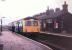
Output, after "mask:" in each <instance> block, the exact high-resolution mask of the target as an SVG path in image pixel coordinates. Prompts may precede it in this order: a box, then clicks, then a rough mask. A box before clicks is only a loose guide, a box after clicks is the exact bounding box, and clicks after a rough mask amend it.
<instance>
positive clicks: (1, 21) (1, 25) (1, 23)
mask: <svg viewBox="0 0 72 50" xmlns="http://www.w3.org/2000/svg"><path fill="white" fill-rule="evenodd" d="M3 18H5V17H2V18H1V32H2V19H3Z"/></svg>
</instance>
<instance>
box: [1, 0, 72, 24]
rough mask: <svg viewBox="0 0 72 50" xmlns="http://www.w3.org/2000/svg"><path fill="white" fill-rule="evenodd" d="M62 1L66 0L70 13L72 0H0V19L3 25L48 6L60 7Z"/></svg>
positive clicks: (36, 12) (41, 10)
mask: <svg viewBox="0 0 72 50" xmlns="http://www.w3.org/2000/svg"><path fill="white" fill-rule="evenodd" d="M64 1H67V4H68V5H69V6H68V10H69V12H71V13H72V0H0V19H2V21H3V25H7V24H8V23H10V22H12V21H16V20H19V19H22V18H25V17H28V16H33V15H35V14H38V13H41V12H45V11H46V10H47V7H48V6H49V9H55V8H61V9H62V5H63V4H64ZM2 17H5V18H2Z"/></svg>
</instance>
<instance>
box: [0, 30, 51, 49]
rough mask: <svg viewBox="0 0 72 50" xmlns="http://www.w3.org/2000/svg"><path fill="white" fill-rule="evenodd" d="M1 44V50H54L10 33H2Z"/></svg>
mask: <svg viewBox="0 0 72 50" xmlns="http://www.w3.org/2000/svg"><path fill="white" fill-rule="evenodd" d="M0 44H1V45H0V49H1V50H52V49H51V48H50V47H48V46H46V45H43V44H41V43H39V42H36V41H34V40H31V39H29V38H26V37H24V36H22V35H19V34H15V33H12V32H10V31H3V32H2V35H1V36H0Z"/></svg>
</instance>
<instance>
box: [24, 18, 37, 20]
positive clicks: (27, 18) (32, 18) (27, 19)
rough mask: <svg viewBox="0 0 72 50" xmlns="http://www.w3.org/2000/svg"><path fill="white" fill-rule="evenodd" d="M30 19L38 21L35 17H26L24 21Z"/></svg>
mask: <svg viewBox="0 0 72 50" xmlns="http://www.w3.org/2000/svg"><path fill="white" fill-rule="evenodd" d="M30 19H34V20H38V19H36V18H34V17H26V18H24V20H30Z"/></svg>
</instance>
